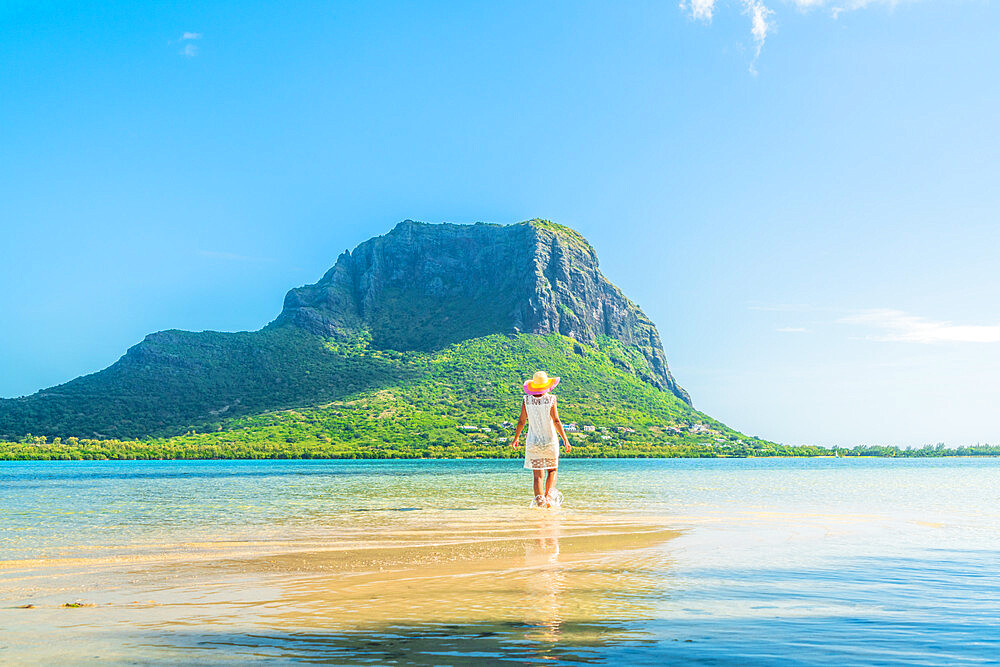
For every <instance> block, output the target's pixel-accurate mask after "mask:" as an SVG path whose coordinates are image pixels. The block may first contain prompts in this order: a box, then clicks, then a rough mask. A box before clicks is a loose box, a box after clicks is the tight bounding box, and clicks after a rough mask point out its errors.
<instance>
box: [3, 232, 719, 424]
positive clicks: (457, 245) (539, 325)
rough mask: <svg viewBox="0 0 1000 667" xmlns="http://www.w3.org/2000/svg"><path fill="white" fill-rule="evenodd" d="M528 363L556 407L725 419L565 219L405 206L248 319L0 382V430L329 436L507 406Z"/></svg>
mask: <svg viewBox="0 0 1000 667" xmlns="http://www.w3.org/2000/svg"><path fill="white" fill-rule="evenodd" d="M538 368H543V369H545V370H546V371H548V372H549V373H550V374H554V375H561V376H562V377H563V384H562V386H561V387H560V397H561V402H562V404H563V405H564V412H565V413H566V415H569V416H571V417H572V416H579V418H581V419H582V418H587V419H590V420H591V421H595V422H601V423H607V424H609V425H611V424H623V423H624V424H630V423H636V424H639V425H642V424H659V425H669V424H688V425H690V424H694V423H696V422H706V423H710V424H712V425H713V428H716V429H717V430H718V431H719V432H726V433H735V432H732V431H730V430H729V429H726V428H725V427H724V426H723V425H721V424H719V423H718V422H715V421H714V420H711V419H710V418H708V417H707V416H705V415H703V414H702V413H699V412H696V411H695V410H694V409H693V408H692V407H691V400H690V397H689V396H688V394H687V392H686V391H685V390H684V389H683V388H681V387H680V386H679V385H678V384H677V382H676V381H675V380H674V378H673V376H672V375H671V373H670V370H669V368H668V366H667V361H666V357H665V354H664V351H663V347H662V344H661V342H660V337H659V334H658V333H657V330H656V327H655V326H654V325H653V323H652V322H651V321H650V320H649V318H648V317H646V315H645V314H643V312H642V311H641V310H640V309H639V307H638V306H636V305H635V304H634V303H633V302H631V301H630V300H629V299H628V298H627V297H626V296H625V295H624V294H623V293H622V292H621V290H619V289H618V288H617V287H615V286H614V285H613V284H612V283H611V282H609V281H608V280H607V279H606V278H605V277H604V276H603V275H602V274H601V271H600V269H599V267H598V261H597V255H596V253H595V252H594V249H593V248H592V247H591V246H590V244H589V243H588V242H587V241H586V239H584V238H583V237H582V236H581V235H580V234H578V233H577V232H575V231H573V230H571V229H569V228H568V227H564V226H562V225H557V224H555V223H552V222H548V221H543V220H531V221H528V222H523V223H518V224H513V225H494V224H483V223H477V224H474V225H453V224H425V223H419V222H413V221H409V220H407V221H404V222H401V223H399V224H398V225H397V226H396V227H395V228H394V229H392V230H391V231H390V232H389V233H387V234H385V235H383V236H379V237H376V238H373V239H370V240H368V241H365V242H364V243H362V244H361V245H359V246H358V247H357V248H355V249H354V251H352V252H349V253H347V252H345V253H344V254H342V255H341V256H340V257H339V259H338V260H337V261H336V264H335V265H334V266H333V268H331V269H330V270H329V271H328V272H327V273H326V274H325V275H324V276H323V277H322V278H321V279H320V280H319V281H318V282H316V283H314V284H312V285H306V286H303V287H299V288H296V289H293V290H291V291H290V292H289V293H288V294H287V296H286V297H285V301H284V307H283V309H282V310H281V313H280V314H279V315H278V317H277V318H276V319H275V320H274V321H273V322H271V323H270V324H268V325H267V326H265V327H264V328H262V329H261V330H259V331H253V332H236V333H221V332H214V331H203V332H189V331H179V330H169V331H161V332H158V333H154V334H150V335H149V336H147V337H146V338H145V339H144V340H143V341H142V342H140V343H138V344H137V345H135V346H133V347H132V348H130V349H129V350H128V352H127V353H126V354H125V355H124V356H123V357H122V358H121V359H119V360H118V361H117V362H116V363H115V364H113V365H112V366H110V367H108V368H106V369H104V370H102V371H100V372H97V373H94V374H91V375H86V376H83V377H80V378H77V379H75V380H72V381H70V382H67V383H65V384H62V385H58V386H56V387H52V388H49V389H44V390H42V391H39V392H38V393H36V394H33V395H31V396H27V397H23V398H15V399H3V400H0V438H10V439H12V438H19V437H23V436H25V434H27V433H33V434H35V435H36V436H38V435H43V436H48V437H62V438H67V437H70V436H76V437H87V438H118V439H126V438H129V439H135V438H148V437H166V436H176V435H179V434H183V433H186V432H189V431H192V430H194V431H202V432H204V431H209V432H216V433H219V432H230V431H234V432H235V431H240V430H241V429H242V430H246V429H254V428H257V429H261V428H264V423H265V422H267V423H271V422H273V421H274V420H275V419H276V420H278V421H281V419H283V417H275V415H280V414H284V413H282V411H288V410H297V411H298V412H296V413H295V414H296V415H299V417H295V420H297V422H296V423H299V427H297V428H299V430H300V431H302V430H303V429H305V430H306V431H308V430H309V429H310V428H312V427H311V426H308V427H307V426H304V425H302V424H303V423H304V422H302V420H301V419H300V417H301V415H302V414H304V413H303V411H306V412H308V413H309V414H311V415H313V417H312V418H310V419H312V421H311V422H309V423H315V424H326V425H325V426H318V427H317V428H316V429H313V430H314V431H315V434H314V435H316V437H322V438H325V439H326V440H331V439H332V440H336V439H338V438H341V437H347V435H351V434H355V435H356V431H357V429H359V428H361V429H365V428H367V429H368V432H371V433H375V432H379V429H382V430H385V429H389V430H391V429H392V428H397V429H403V430H405V429H407V428H410V427H412V425H413V423H415V422H414V421H413V420H418V421H419V419H429V420H431V421H434V423H435V424H437V426H435V428H438V430H439V431H440V429H445V430H447V428H448V425H449V424H451V425H452V426H454V425H455V424H459V423H462V422H464V421H477V420H480V421H481V420H482V418H484V415H487V414H488V415H490V417H491V418H496V419H499V417H500V416H501V415H503V414H507V413H509V412H516V410H517V402H516V401H517V397H518V395H519V391H520V389H519V387H520V382H521V381H522V380H523V378H525V377H528V376H530V374H531V373H532V372H533V371H534V370H536V369H538ZM358 405H366V406H372V405H375V406H381V407H380V408H379V411H378V414H379V415H382V417H380V419H381V421H379V422H377V423H375V424H374V425H373V424H371V423H370V421H371V419H373V417H372V415H370V414H368V413H365V414H364V415H360V413H359V415H355V417H357V419H356V420H355V421H351V420H352V419H354V417H351V418H350V419H347V418H345V417H344V415H345V414H348V413H349V412H350V410H349V409H348V408H345V407H344V406H358ZM372 409H374V408H372ZM351 414H354V413H351ZM387 414H388V416H386V415H387ZM268 415H270V417H268ZM324 415H325V416H324ZM330 415H339V416H338V417H337V418H336V419H334V418H332V417H330ZM406 415H409V417H406V418H404V417H405V416H406ZM564 416H565V415H564ZM327 417H330V419H327ZM512 417H516V414H513V415H512ZM261 419H264V422H262V421H261ZM269 419H270V420H271V422H268V420H269ZM324 420H326V421H324ZM358 420H360V421H358ZM306 421H309V420H306ZM310 432H311V431H310ZM442 432H443V431H442ZM439 436H440V433H439ZM352 437H353V436H352ZM380 437H385V438H390V439H391V437H390V434H388V432H387V433H386V434H383V436H380ZM441 437H442V438H443V437H444V436H441ZM447 440H448V438H444V440H443V441H447Z"/></svg>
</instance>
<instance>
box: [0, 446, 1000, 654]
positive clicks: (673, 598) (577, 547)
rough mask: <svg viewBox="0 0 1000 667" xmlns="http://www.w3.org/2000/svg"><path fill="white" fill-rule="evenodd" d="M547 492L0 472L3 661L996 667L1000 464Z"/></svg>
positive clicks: (564, 485) (496, 481) (425, 480)
mask: <svg viewBox="0 0 1000 667" xmlns="http://www.w3.org/2000/svg"><path fill="white" fill-rule="evenodd" d="M559 487H560V489H561V490H562V491H563V493H564V494H565V498H566V501H565V506H564V507H563V508H562V509H560V510H558V511H546V510H532V509H528V508H527V504H528V501H529V500H530V497H531V495H530V475H528V474H526V473H525V472H524V471H523V470H520V469H519V467H518V464H517V462H510V461H471V460H470V461H394V462H378V461H345V462H329V461H195V462H30V463H7V464H2V465H0V629H2V630H3V633H2V634H0V662H3V661H17V662H30V661H37V662H52V661H55V660H65V659H72V660H73V661H76V662H87V661H95V662H109V661H110V662H128V661H135V660H138V661H153V662H176V663H197V662H204V663H218V662H228V661H232V662H246V661H254V660H268V659H273V660H277V661H281V662H297V661H303V662H315V661H329V662H334V663H338V664H347V663H351V664H355V663H374V664H382V663H391V662H400V663H420V664H474V663H479V662H504V661H509V662H514V663H540V662H554V663H566V664H591V663H608V662H619V663H621V662H625V663H633V664H634V663H658V662H664V661H667V662H674V663H681V664H684V663H690V664H801V665H813V664H816V665H819V664H839V665H847V664H864V665H871V664H886V665H896V664H921V665H923V664H925V665H941V664H1000V572H998V570H1000V461H998V460H994V459H940V460H883V459H814V460H805V459H767V460H748V459H740V460H601V461H584V460H567V461H564V462H563V463H562V465H561V469H560V480H559ZM77 601H79V603H80V604H82V605H84V606H82V607H79V608H65V607H63V606H62V605H63V604H64V603H66V602H77ZM24 605H33V607H32V608H28V609H23V608H21V607H22V606H24ZM39 637H45V638H46V641H44V642H39V641H38V639H39Z"/></svg>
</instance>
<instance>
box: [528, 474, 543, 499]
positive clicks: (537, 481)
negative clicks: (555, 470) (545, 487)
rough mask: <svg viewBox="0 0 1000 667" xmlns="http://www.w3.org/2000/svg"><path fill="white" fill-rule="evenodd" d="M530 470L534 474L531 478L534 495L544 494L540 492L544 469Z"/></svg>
mask: <svg viewBox="0 0 1000 667" xmlns="http://www.w3.org/2000/svg"><path fill="white" fill-rule="evenodd" d="M531 472H533V473H534V474H535V477H534V479H533V480H532V482H533V485H534V487H535V495H536V496H541V495H544V494H543V493H542V475H543V474H544V473H545V471H544V470H532V471H531Z"/></svg>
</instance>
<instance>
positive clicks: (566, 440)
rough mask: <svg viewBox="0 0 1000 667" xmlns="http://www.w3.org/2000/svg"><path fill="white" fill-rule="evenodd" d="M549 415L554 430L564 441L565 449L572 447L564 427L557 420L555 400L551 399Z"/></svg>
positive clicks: (557, 410)
mask: <svg viewBox="0 0 1000 667" xmlns="http://www.w3.org/2000/svg"><path fill="white" fill-rule="evenodd" d="M549 415H551V416H552V423H553V424H555V427H556V432H557V433H559V435H560V436H562V439H563V442H564V443H566V451H567V452H568V451H569V450H571V449H573V446H572V445H571V444H569V437H568V436H567V435H566V429H564V428H563V425H562V422H561V421H559V409H558V408H556V402H555V401H552V409H551V410H549Z"/></svg>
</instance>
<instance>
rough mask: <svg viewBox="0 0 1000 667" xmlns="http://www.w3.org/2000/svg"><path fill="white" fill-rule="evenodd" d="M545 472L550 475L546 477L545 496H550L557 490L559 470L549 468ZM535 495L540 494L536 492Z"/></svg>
mask: <svg viewBox="0 0 1000 667" xmlns="http://www.w3.org/2000/svg"><path fill="white" fill-rule="evenodd" d="M545 472H547V473H548V474H547V475H546V476H545V495H546V496H548V495H549V494H550V493H552V489H554V488H556V472H558V470H557V469H556V468H549V469H548V470H546V471H545ZM535 493H536V494H537V493H538V492H537V491H535Z"/></svg>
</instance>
